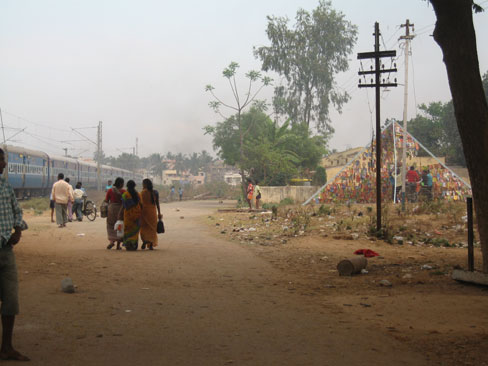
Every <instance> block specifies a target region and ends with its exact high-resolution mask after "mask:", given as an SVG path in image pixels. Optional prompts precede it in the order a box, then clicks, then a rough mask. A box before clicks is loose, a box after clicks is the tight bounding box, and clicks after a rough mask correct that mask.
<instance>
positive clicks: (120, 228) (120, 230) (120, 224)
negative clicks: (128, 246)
mask: <svg viewBox="0 0 488 366" xmlns="http://www.w3.org/2000/svg"><path fill="white" fill-rule="evenodd" d="M114 230H115V231H116V232H117V238H120V239H122V238H123V237H124V222H123V221H122V220H117V222H116V223H115V225H114Z"/></svg>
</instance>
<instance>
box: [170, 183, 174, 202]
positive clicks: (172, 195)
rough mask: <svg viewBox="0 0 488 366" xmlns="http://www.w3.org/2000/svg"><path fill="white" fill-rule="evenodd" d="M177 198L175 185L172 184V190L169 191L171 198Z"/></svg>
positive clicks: (171, 199)
mask: <svg viewBox="0 0 488 366" xmlns="http://www.w3.org/2000/svg"><path fill="white" fill-rule="evenodd" d="M174 199H175V186H171V190H170V193H169V200H170V201H173V200H174Z"/></svg>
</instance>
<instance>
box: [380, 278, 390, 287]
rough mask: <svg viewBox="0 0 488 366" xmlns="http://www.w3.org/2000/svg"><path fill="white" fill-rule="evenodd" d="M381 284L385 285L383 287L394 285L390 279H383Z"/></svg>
mask: <svg viewBox="0 0 488 366" xmlns="http://www.w3.org/2000/svg"><path fill="white" fill-rule="evenodd" d="M379 284H380V286H383V287H391V286H393V285H392V284H391V282H390V281H388V280H381V281H380V282H379Z"/></svg>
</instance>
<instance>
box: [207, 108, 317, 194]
mask: <svg viewBox="0 0 488 366" xmlns="http://www.w3.org/2000/svg"><path fill="white" fill-rule="evenodd" d="M241 128H244V129H246V130H248V131H249V133H248V134H247V135H246V136H245V138H244V141H243V152H244V157H245V158H244V159H243V160H241V155H240V148H239V143H238V141H239V138H240V135H239V126H238V123H237V117H236V116H235V115H234V116H231V117H230V118H228V119H226V120H225V121H223V122H219V123H217V125H216V126H214V127H212V128H209V130H208V132H209V133H210V134H211V135H212V137H213V145H214V149H215V150H216V151H217V154H218V156H219V157H220V158H221V159H223V160H224V162H225V163H226V164H229V165H236V164H238V163H239V164H241V166H242V168H243V170H244V171H246V172H248V173H249V174H250V175H251V177H252V178H253V179H255V180H257V181H259V182H261V183H262V184H263V185H284V184H286V183H287V181H288V180H289V179H290V178H292V177H293V176H296V175H298V174H300V172H301V171H302V170H304V169H315V167H316V166H317V165H318V163H319V161H320V159H321V157H322V155H323V154H324V153H325V150H324V145H325V144H324V139H323V137H321V136H311V135H310V133H309V131H308V129H307V128H306V126H304V125H293V124H291V123H290V122H288V121H287V122H285V123H284V124H283V125H282V126H279V125H278V123H277V122H274V121H272V120H271V119H270V118H269V117H268V116H267V115H266V114H265V113H264V112H263V111H262V110H261V109H259V108H251V109H250V110H249V111H248V112H245V113H243V114H242V115H241Z"/></svg>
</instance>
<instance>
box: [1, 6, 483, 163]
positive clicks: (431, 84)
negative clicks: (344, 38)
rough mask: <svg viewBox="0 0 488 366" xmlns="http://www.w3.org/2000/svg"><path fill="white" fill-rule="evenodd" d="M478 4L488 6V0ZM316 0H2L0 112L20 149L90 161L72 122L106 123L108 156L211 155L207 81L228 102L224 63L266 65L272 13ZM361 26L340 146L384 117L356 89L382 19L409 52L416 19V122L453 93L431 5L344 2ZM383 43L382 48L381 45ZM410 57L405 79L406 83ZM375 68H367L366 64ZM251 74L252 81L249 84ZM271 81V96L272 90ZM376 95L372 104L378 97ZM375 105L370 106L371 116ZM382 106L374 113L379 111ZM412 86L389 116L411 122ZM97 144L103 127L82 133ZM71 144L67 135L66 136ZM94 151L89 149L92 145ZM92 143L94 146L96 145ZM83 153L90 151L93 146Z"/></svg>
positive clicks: (389, 106) (389, 37) (389, 35)
mask: <svg viewBox="0 0 488 366" xmlns="http://www.w3.org/2000/svg"><path fill="white" fill-rule="evenodd" d="M480 3H481V4H482V5H484V6H486V7H488V0H481V1H480ZM317 4H318V0H246V1H242V0H206V1H201V0H200V1H196V0H187V1H179V2H178V1H171V2H170V1H163V0H159V1H157V0H152V1H151V0H138V1H135V0H132V1H129V0H84V1H75V0H30V1H29V0H0V108H1V109H2V112H3V120H4V124H5V126H6V130H5V134H6V137H7V138H9V137H10V136H12V135H13V134H14V133H16V132H17V131H18V130H16V129H18V128H26V130H25V132H22V133H19V134H18V135H17V136H15V137H13V138H12V141H13V142H9V143H13V144H17V145H24V146H28V147H30V148H36V149H40V150H43V151H47V152H49V153H53V154H59V155H61V154H63V150H62V149H63V148H65V147H67V148H69V149H70V150H69V153H70V154H73V155H78V154H81V155H88V156H92V155H93V154H92V151H93V147H94V146H93V144H91V143H88V142H81V141H73V140H80V139H81V138H80V137H79V136H77V135H76V134H74V133H73V132H72V131H71V128H80V127H93V126H96V125H97V124H98V121H103V147H104V151H105V153H106V154H107V155H118V154H120V152H121V151H124V152H132V148H133V147H134V146H135V140H136V137H138V138H139V155H140V156H146V155H148V154H150V153H153V152H161V153H166V152H167V151H171V152H183V153H190V152H198V151H201V150H202V149H206V150H207V151H213V150H212V144H211V138H210V137H209V136H204V135H203V131H202V127H203V126H205V125H207V124H213V123H215V122H216V121H218V120H219V117H218V116H217V115H215V114H214V113H213V111H211V110H210V109H209V107H208V102H209V100H210V96H209V95H208V94H207V93H205V91H204V87H205V85H206V84H209V83H211V84H213V85H214V86H215V87H216V93H217V94H218V95H220V96H222V97H223V98H230V91H229V89H228V86H227V85H226V84H225V83H224V79H223V78H222V69H223V68H224V67H225V66H227V65H228V64H229V63H230V62H231V61H236V62H238V63H239V64H240V65H241V69H240V70H241V71H242V73H241V75H244V73H245V72H247V71H248V70H251V69H260V63H259V62H258V61H257V60H256V59H255V58H254V57H253V53H252V49H253V46H261V45H268V44H269V42H268V40H267V37H266V33H265V29H266V24H267V21H266V16H267V15H277V16H287V17H288V18H290V20H291V21H292V22H293V19H294V16H295V14H296V11H297V9H298V8H300V7H302V8H304V9H307V10H312V9H313V8H315V7H316V6H317ZM332 5H333V7H334V8H335V9H337V10H340V11H342V12H343V13H344V14H345V15H346V18H347V19H348V20H350V21H351V22H352V23H354V24H356V25H357V26H358V29H359V35H358V42H357V45H356V49H355V51H354V53H353V54H352V55H351V57H350V58H351V62H350V70H349V71H348V72H346V73H344V74H343V75H339V76H338V79H337V80H338V85H339V86H340V87H342V88H344V89H345V90H347V91H348V92H349V93H350V94H351V96H352V100H351V101H350V102H349V103H348V104H347V105H345V106H344V111H343V113H342V114H338V113H336V112H335V111H333V112H332V113H331V116H332V120H333V126H334V128H335V129H336V134H335V135H334V138H333V139H332V141H331V147H332V148H337V149H339V150H342V149H344V148H346V147H355V146H362V145H365V144H366V143H367V142H368V141H369V140H370V139H371V121H374V98H373V97H374V91H373V89H370V90H368V91H366V90H365V89H361V90H359V89H358V88H357V81H358V76H357V71H358V69H359V67H360V64H359V62H358V61H357V60H356V54H357V52H364V51H372V50H373V44H374V38H373V36H372V33H373V27H374V22H375V21H378V22H379V23H380V29H381V32H382V36H383V41H384V43H385V44H386V47H387V48H388V49H396V50H397V53H398V55H403V53H402V51H401V48H400V44H399V42H398V37H399V36H400V35H402V34H403V33H404V29H399V25H400V24H401V23H404V22H405V20H406V19H407V18H409V19H410V21H411V22H413V23H414V24H415V31H416V33H417V34H418V35H417V37H416V38H415V39H414V40H413V41H412V43H411V44H412V59H411V61H412V62H411V63H410V77H409V84H410V85H409V86H410V87H409V113H408V114H409V118H411V117H413V116H415V113H416V108H415V105H416V104H417V105H418V104H420V103H428V102H431V101H436V100H442V101H447V100H449V99H450V98H451V96H450V91H449V88H448V84H447V77H446V71H445V67H444V64H443V62H442V55H441V52H440V49H439V47H438V46H437V44H436V43H435V42H434V40H433V38H432V37H431V36H430V35H431V34H432V30H433V28H434V23H435V15H434V12H433V9H432V7H431V6H430V5H429V4H428V2H427V1H422V0H410V1H405V0H372V1H361V0H335V1H333V2H332ZM474 19H475V25H476V32H477V38H478V40H481V39H487V38H488V13H487V12H485V13H481V14H476V15H475V16H474ZM484 44H486V42H484V43H481V42H479V41H478V54H479V61H480V69H481V71H482V73H484V72H486V71H487V70H488V48H487V47H486V46H484ZM382 48H383V44H382ZM403 62H404V61H403V56H401V57H400V58H399V59H398V64H397V66H398V69H399V72H398V74H397V78H398V82H399V83H401V84H403V80H404V66H403ZM363 65H364V66H365V67H369V64H368V63H367V62H364V61H363ZM243 81H244V80H243ZM271 95H272V88H269V89H268V90H265V91H264V93H263V94H262V95H261V97H262V98H264V97H268V98H269V100H270V97H271ZM368 98H369V104H368ZM370 111H371V112H370ZM371 113H372V114H371ZM402 113H403V86H401V85H400V86H399V87H397V88H393V89H392V90H390V91H388V92H384V93H383V99H382V120H384V118H386V117H396V118H399V119H401V117H402ZM80 132H82V133H83V134H85V135H86V136H87V137H89V138H90V139H92V140H95V139H96V129H84V130H80ZM61 141H63V142H61ZM84 150H85V151H84ZM87 150H88V151H87ZM83 151H84V152H83Z"/></svg>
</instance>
